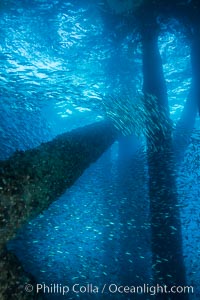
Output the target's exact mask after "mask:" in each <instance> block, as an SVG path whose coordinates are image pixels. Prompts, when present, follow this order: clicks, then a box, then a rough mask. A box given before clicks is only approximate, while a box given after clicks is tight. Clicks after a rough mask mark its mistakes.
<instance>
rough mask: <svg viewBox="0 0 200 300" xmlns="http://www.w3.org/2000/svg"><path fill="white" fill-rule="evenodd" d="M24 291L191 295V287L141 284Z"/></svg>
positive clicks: (54, 286) (46, 287) (43, 286)
mask: <svg viewBox="0 0 200 300" xmlns="http://www.w3.org/2000/svg"><path fill="white" fill-rule="evenodd" d="M25 291H26V292H28V293H30V292H32V291H35V292H36V293H40V292H42V293H44V294H60V295H63V296H64V295H67V294H68V293H75V294H86V293H88V294H98V293H101V294H103V293H106V294H148V295H151V296H154V295H156V294H193V293H194V288H193V286H172V287H171V286H170V287H168V286H167V285H159V284H157V285H150V284H143V285H140V286H134V285H132V286H122V285H117V284H115V283H111V284H106V283H105V284H103V285H102V286H96V285H93V284H92V283H88V284H85V285H81V284H78V283H75V284H74V285H71V286H69V285H62V284H55V283H52V284H48V285H46V284H45V283H42V284H39V283H38V284H36V285H35V286H33V285H31V284H27V285H25Z"/></svg>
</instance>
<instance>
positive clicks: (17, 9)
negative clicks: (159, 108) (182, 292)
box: [0, 0, 200, 299]
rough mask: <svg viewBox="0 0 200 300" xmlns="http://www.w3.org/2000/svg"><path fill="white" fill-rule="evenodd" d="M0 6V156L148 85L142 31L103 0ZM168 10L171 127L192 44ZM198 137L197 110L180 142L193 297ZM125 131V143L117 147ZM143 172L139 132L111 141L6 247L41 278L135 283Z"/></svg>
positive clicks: (144, 217) (80, 122) (142, 277)
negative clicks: (182, 145)
mask: <svg viewBox="0 0 200 300" xmlns="http://www.w3.org/2000/svg"><path fill="white" fill-rule="evenodd" d="M0 14H1V18H0V25H1V26H0V33H1V35H0V39H1V43H0V49H1V54H0V60H1V68H0V94H1V97H0V99H1V111H0V140H1V144H0V146H1V151H0V159H1V160H4V159H6V158H8V157H9V156H10V155H11V154H12V153H14V152H15V151H16V150H27V149H30V148H34V147H36V146H38V145H40V144H41V143H42V142H45V141H49V140H51V139H53V138H54V137H55V136H57V135H58V134H60V133H63V132H66V131H71V130H72V129H74V128H79V127H82V126H84V125H86V124H90V123H95V122H98V121H100V120H102V119H104V118H106V116H105V111H104V107H103V105H102V102H103V100H104V101H105V99H106V97H107V96H110V95H112V96H114V97H118V96H119V95H120V97H121V95H123V94H127V93H128V94H129V96H130V97H133V98H134V97H135V96H136V95H137V93H138V92H141V90H142V84H143V79H142V56H141V53H142V48H141V42H140V38H139V37H138V35H137V34H136V33H135V32H134V31H133V30H132V27H131V26H132V24H130V22H126V19H124V18H121V19H120V18H118V17H115V18H114V17H113V19H112V20H111V18H110V16H109V15H108V16H107V15H106V14H104V12H103V10H102V6H101V3H100V2H99V1H89V0H88V1H86V0H85V1H81V3H80V1H71V2H70V1H69V2H66V1H61V0H55V1H47V0H46V1H44V0H40V1H39V0H34V1H31V2H30V1H17V3H16V2H15V1H11V0H10V1H4V2H3V4H2V5H1V6H0ZM170 22H171V23H170V24H168V28H169V27H170V28H171V30H170V31H166V28H165V26H163V28H162V34H161V35H160V38H159V49H160V53H161V56H162V60H163V68H164V74H165V79H166V83H167V89H168V97H169V106H170V116H171V119H172V121H173V124H174V128H175V129H174V130H176V125H177V124H178V121H179V118H180V117H181V114H182V112H183V108H184V104H185V101H186V99H187V97H188V93H189V88H190V84H191V67H190V47H189V44H188V42H187V40H186V39H185V37H184V35H183V33H182V31H181V25H180V24H178V23H177V22H176V21H174V20H172V21H170ZM177 127H178V125H177ZM174 136H175V137H176V131H175V133H174ZM199 138H200V133H199V118H196V123H195V124H194V129H193V130H191V135H190V136H189V139H188V143H187V148H186V150H185V149H184V150H185V152H183V150H182V149H179V150H180V152H181V151H182V152H183V153H182V152H181V153H182V154H181V155H180V157H181V159H180V158H179V161H178V175H177V186H178V195H179V202H180V210H181V223H182V235H183V246H184V247H183V249H184V259H185V265H186V273H187V278H188V283H189V284H191V285H194V287H195V291H196V295H193V296H192V297H191V299H198V297H199V289H198V287H199V278H200V269H199V258H200V251H199V249H200V248H199V234H198V232H199V229H200V228H199V227H200V222H199V217H200V214H199V211H200V210H199V203H198V201H197V200H198V198H199V193H200V190H199V161H200V160H199ZM126 143H128V149H129V150H130V151H127V152H128V153H127V152H126V151H125V152H126V153H121V152H120V151H119V149H120V147H121V146H123V144H124V145H125V144H126ZM126 145H127V144H126ZM126 147H127V146H126ZM178 148H179V144H178ZM177 160H178V159H177ZM147 172H148V170H147V159H146V150H145V139H144V137H143V136H142V137H140V138H136V137H135V136H131V137H128V138H124V140H121V141H119V142H116V143H115V144H114V145H113V146H112V147H111V149H109V150H108V151H107V152H106V153H104V155H103V156H102V157H101V158H100V159H99V160H98V161H97V162H96V163H94V164H92V165H91V167H90V168H88V169H87V170H86V171H85V173H84V174H83V175H82V176H81V177H80V178H79V179H78V181H77V182H76V183H75V184H74V185H73V186H72V187H71V188H70V189H68V190H67V191H66V193H65V194H64V195H63V196H62V197H61V198H60V199H57V200H56V201H55V202H54V203H53V204H52V205H51V206H50V207H49V209H48V210H46V211H44V212H43V213H42V214H41V215H39V216H38V217H37V218H35V219H34V220H32V221H30V222H29V223H28V224H27V225H26V226H24V228H22V229H21V230H20V231H19V233H18V235H17V237H16V239H15V240H14V241H13V242H11V243H9V245H8V247H9V249H12V250H13V251H14V252H15V253H16V254H17V256H18V257H19V258H20V260H21V262H22V264H23V266H24V268H25V270H27V271H28V272H30V273H31V274H33V275H34V276H35V278H36V280H37V282H46V283H47V284H51V283H60V284H69V285H72V284H74V283H76V282H78V283H80V284H83V285H85V284H86V283H93V284H94V285H97V286H102V285H103V284H104V283H107V284H108V283H113V282H114V283H117V284H124V285H125V284H126V285H131V283H132V280H133V277H134V283H135V284H142V283H145V282H148V281H149V279H150V278H151V276H152V274H151V264H150V261H151V249H150V238H151V237H150V220H149V197H148V183H147V182H148V174H147ZM45 296H46V298H47V299H63V297H62V296H61V295H56V296H55V295H51V294H49V295H45ZM70 297H71V298H70ZM70 297H68V298H66V299H76V298H80V299H93V298H94V299H95V298H98V295H94V294H89V293H87V295H86V294H84V295H81V294H80V293H77V294H76V295H75V296H74V295H71V296H70ZM121 297H122V296H121V295H118V296H116V297H115V299H122V298H121ZM125 299H129V298H128V296H125ZM145 299H147V298H145Z"/></svg>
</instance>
